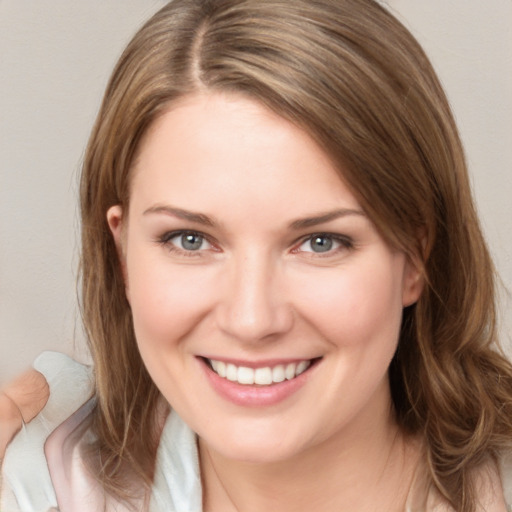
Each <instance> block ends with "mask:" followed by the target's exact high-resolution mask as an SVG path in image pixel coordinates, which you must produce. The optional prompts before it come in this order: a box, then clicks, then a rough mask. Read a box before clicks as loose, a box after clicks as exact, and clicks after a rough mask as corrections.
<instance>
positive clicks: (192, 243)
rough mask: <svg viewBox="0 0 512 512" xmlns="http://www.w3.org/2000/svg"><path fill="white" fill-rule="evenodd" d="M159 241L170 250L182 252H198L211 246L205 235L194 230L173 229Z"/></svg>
mask: <svg viewBox="0 0 512 512" xmlns="http://www.w3.org/2000/svg"><path fill="white" fill-rule="evenodd" d="M160 242H161V243H162V244H163V245H165V246H168V247H169V249H171V250H175V251H176V250H177V251H182V252H198V251H204V250H208V249H211V248H212V244H211V243H210V242H208V240H207V239H206V237H205V236H204V235H202V234H200V233H196V232H194V231H174V232H172V233H166V234H165V235H164V236H162V237H161V238H160Z"/></svg>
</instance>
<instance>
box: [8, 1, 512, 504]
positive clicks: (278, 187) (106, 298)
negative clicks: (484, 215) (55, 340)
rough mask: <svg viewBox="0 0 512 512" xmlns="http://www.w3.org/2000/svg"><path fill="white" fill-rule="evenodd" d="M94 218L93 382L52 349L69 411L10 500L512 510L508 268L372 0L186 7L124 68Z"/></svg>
mask: <svg viewBox="0 0 512 512" xmlns="http://www.w3.org/2000/svg"><path fill="white" fill-rule="evenodd" d="M81 214H82V293H83V304H82V307H83V315H84V321H85V326H86V329H87V333H88V337H89V341H90V347H91V352H92V355H93V359H94V362H95V365H94V386H91V385H90V374H89V372H88V370H86V369H83V368H81V367H78V366H74V363H68V362H64V361H62V359H61V358H60V357H59V356H46V357H43V359H40V360H39V361H38V362H37V364H36V368H37V369H40V370H41V371H42V372H43V373H44V374H45V375H46V377H47V379H48V380H49V384H50V391H51V393H50V400H49V404H48V406H47V408H46V409H45V410H48V408H50V410H51V408H52V407H54V408H56V409H58V414H57V413H56V414H55V416H54V417H52V418H50V416H49V415H48V413H46V416H45V418H44V421H40V422H39V423H37V418H36V420H35V422H32V423H31V424H30V425H29V426H28V427H27V429H26V430H27V431H23V432H22V433H21V434H20V435H18V436H17V437H16V438H15V440H14V442H13V445H12V447H11V448H10V449H9V451H8V452H7V455H6V459H5V464H4V478H5V485H4V487H5V490H4V499H5V500H6V501H5V502H4V503H6V504H8V505H9V507H12V510H16V508H14V507H15V506H18V507H19V509H20V510H33V509H37V507H39V509H40V510H45V508H42V507H46V508H49V507H50V506H54V507H57V506H58V507H59V508H60V509H61V510H63V511H66V510H80V509H81V508H80V507H82V509H83V507H85V509H86V510H94V509H96V508H97V509H99V508H103V507H105V508H106V509H107V510H108V509H113V508H114V507H117V508H118V509H119V507H130V506H132V507H134V508H135V509H147V508H149V509H150V510H176V511H179V512H182V511H188V510H201V509H202V510H205V511H217V510H222V511H231V510H233V511H236V510H244V511H250V510H283V511H285V510H309V509H311V508H313V507H317V508H319V509H321V510H326V511H328V510H337V511H339V510H376V509H379V510H404V509H407V510H432V509H434V508H435V507H439V508H438V509H439V510H457V511H459V510H460V511H464V512H466V511H468V512H469V511H473V510H486V511H491V510H496V511H498V510H505V507H506V504H505V499H504V493H505V492H508V491H507V489H506V478H505V472H504V470H502V469H500V467H499V466H500V464H502V465H503V463H504V460H505V459H504V457H505V455H506V451H507V450H508V449H509V445H510V439H511V438H512V420H511V417H512V416H511V412H512V411H510V408H511V405H510V404H511V403H512V401H511V399H510V398H511V397H512V369H511V367H510V364H509V362H508V361H507V360H506V359H505V358H504V357H503V356H502V355H500V353H499V352H498V350H497V349H496V348H495V346H494V345H495V342H496V340H495V330H494V286H493V273H492V264H491V261H490V258H489V255H488V252H487V249H486V247H485V244H484V242H483V239H482V235H481V232H480V228H479V225H478V220H477V217H476V214H475V210H474V206H473V204H472V200H471V193H470V189H469V184H468V178H467V172H466V168H465V163H464V158H463V153H462V148H461V144H460V141H459V138H458V135H457V131H456V127H455V124H454V121H453V118H452V115H451V113H450V109H449V106H448V104H447V101H446V98H445V96H444V93H443V91H442V89H441V87H440V85H439V83H438V81H437V79H436V76H435V74H434V72H433V70H432V68H431V66H430V64H429V62H428V60H427V58H426V57H425V55H424V53H423V51H422V50H421V48H420V47H419V46H418V44H417V43H416V42H415V40H414V39H413V38H412V36H411V35H410V34H409V33H408V32H407V31H406V29H405V28H404V27H403V26H401V25H400V24H399V23H398V22H397V21H396V20H395V19H394V18H393V17H392V16H391V15H390V14H389V13H388V12H387V11H385V10H384V9H383V8H381V7H380V6H379V5H378V4H377V3H375V2H373V1H370V0H343V1H327V0H316V1H314V2H312V1H305V0H304V1H301V0H299V1H294V2H282V1H277V0H258V1H255V0H229V1H228V0H225V1H223V0H220V1H211V2H208V1H199V0H197V1H195V0H194V1H191V0H175V1H173V2H171V3H170V4H169V5H167V6H166V7H164V8H163V9H162V10H161V11H160V12H159V13H157V14H156V15H155V16H154V17H153V18H152V19H151V20H150V21H149V22H148V23H147V24H146V25H145V26H144V27H143V28H142V29H141V31H139V33H138V34H137V35H136V36H135V38H134V39H133V40H132V42H131V43H130V44H129V45H128V48H127V49H126V51H125V52H124V54H123V56H122V57H121V59H120V61H119V63H118V65H117V67H116V69H115V71H114V74H113V77H112V79H111V81H110V84H109V86H108V88H107V91H106V94H105V98H104V102H103V105H102V108H101V111H100V113H99V116H98V119H97V122H96V125H95V128H94V130H93V133H92V136H91V139H90V142H89V146H88V150H87V154H86V158H85V163H84V168H83V173H82V187H81ZM63 375H65V377H63ZM70 386H74V389H75V391H74V392H73V393H72V392H70V389H69V388H70ZM91 391H94V398H92V399H91V400H89V398H90V392H91ZM84 402H85V405H83V404H84ZM170 409H172V410H171V411H170V412H169V410H170ZM75 411H76V412H75ZM44 414H45V413H44V411H43V415H44ZM43 424H44V426H45V429H42V425H43ZM32 425H34V427H32ZM48 425H50V426H49V427H48ZM196 435H197V437H196ZM46 439H47V440H46ZM31 443H32V444H33V445H34V446H35V448H34V450H33V451H31V452H30V453H29V456H31V457H32V458H33V459H34V460H36V459H37V461H38V462H37V464H38V468H41V467H42V468H43V470H44V469H45V464H46V462H47V464H48V469H47V470H46V472H45V471H43V472H42V473H44V475H42V476H38V477H37V479H35V480H34V475H33V473H32V474H31V473H30V471H29V470H27V468H26V465H25V467H24V468H23V467H19V466H20V464H19V461H20V460H23V457H21V456H19V454H21V453H23V449H24V447H26V446H28V445H29V444H31ZM43 443H45V452H44V453H43V452H42V450H41V449H39V452H37V448H38V447H39V448H40V447H41V446H42V444H43ZM17 450H19V451H17ZM36 452H37V453H36ZM16 454H18V457H17V458H16ZM25 460H26V459H25ZM16 461H18V463H17V462H16ZM63 468H67V470H64V469H63ZM69 468H72V470H70V469H69ZM38 474H39V473H38ZM92 475H94V477H93V476H92ZM312 475H313V476H314V477H313V478H312ZM26 481H28V483H26V484H25V482H26ZM29 488H31V489H33V488H37V489H43V490H44V494H45V496H43V497H42V498H39V497H36V498H35V497H33V496H32V495H31V494H32V490H30V489H29ZM27 489H29V490H28V491H27ZM48 496H49V497H48ZM36 499H37V500H39V499H40V501H37V507H36V505H34V503H36V501H35V500H36ZM45 500H46V501H45ZM84 503H86V505H84ZM4 507H5V508H6V510H9V509H8V507H7V505H4ZM30 507H32V508H30ZM438 509H436V510H438Z"/></svg>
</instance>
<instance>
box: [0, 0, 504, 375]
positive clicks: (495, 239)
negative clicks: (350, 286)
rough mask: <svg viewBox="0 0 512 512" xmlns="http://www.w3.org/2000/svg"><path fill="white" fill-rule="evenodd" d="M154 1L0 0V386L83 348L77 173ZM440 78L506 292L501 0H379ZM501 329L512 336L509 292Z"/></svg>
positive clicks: (157, 4) (154, 6)
mask: <svg viewBox="0 0 512 512" xmlns="http://www.w3.org/2000/svg"><path fill="white" fill-rule="evenodd" d="M164 3H165V2H164V1H162V0H159V1H157V0H87V1H86V2H79V1H77V0H0V93H1V94H0V156H1V158H0V384H1V383H3V382H4V381H5V380H7V379H9V378H11V377H12V376H13V375H14V374H16V373H17V372H19V371H20V370H21V369H22V368H24V367H26V366H27V365H29V364H30V362H31V361H32V360H33V358H34V357H35V356H36V355H37V354H38V353H39V352H40V351H42V350H44V349H56V350H61V351H64V352H67V353H69V354H72V355H75V357H78V358H80V359H83V358H84V357H85V352H84V350H83V348H82V347H83V341H82V339H83V337H82V333H81V328H80V320H79V317H78V314H77V310H76V300H75V276H76V266H77V242H76V234H77V231H78V228H77V215H76V201H75V198H76V181H77V171H78V168H79V164H80V160H81V157H82V154H83V150H84V146H85V142H86V139H87V136H88V132H89V130H90V128H91V126H92V123H93V119H94V116H95V113H96V111H97V109H98V106H99V102H100V98H101V95H102V91H103V88H104V86H105V84H106V81H107V78H108V75H109V73H110V71H111V69H112V66H113V64H114V62H115V60H116V58H117V57H118V56H119V54H120V52H121V50H122V48H123V47H124V45H125V44H126V43H127V41H128V40H129V38H130V37H131V35H132V34H133V32H134V30H135V29H136V28H137V27H138V26H139V25H140V24H141V22H142V21H143V20H144V19H146V18H147V17H148V16H149V15H150V14H151V13H152V12H154V11H155V10H156V9H157V8H159V7H160V6H162V5H163V4H164ZM387 3H388V4H389V6H390V9H391V10H392V11H394V12H395V14H397V15H398V16H399V18H400V19H402V21H404V22H405V24H406V25H407V26H408V27H409V28H410V29H411V30H412V31H413V33H414V34H415V35H416V36H417V37H418V39H419V40H420V42H421V43H422V44H423V46H424V47H425V49H426V50H427V53H428V54H429V55H430V57H431V59H432V61H433V63H434V66H435V67H436V69H437V70H438V73H439V75H440V77H441V80H442V82H443V83H444V85H445V87H446V89H447V92H448V96H449V98H450V101H451V102H452V106H453V109H454V111H455V115H456V117H457V120H458V122H459V126H460V130H461V134H462V138H463V141H464V143H465V146H466V151H467V156H468V162H469V168H470V172H471V175H472V180H473V183H474V189H475V195H476V199H477V203H478V207H479V210H480V213H481V216H482V221H483V225H484V229H485V232H486V235H487V238H488V240H489V244H490V246H491V249H492V251H493V254H494V256H495V259H496V263H497V266H498V269H499V272H500V273H501V276H502V279H503V281H504V284H505V286H506V287H507V288H508V289H509V290H510V289H512V235H511V233H512V1H511V0H489V1H486V2H483V1H482V0H428V1H425V0H389V1H388V2H387ZM502 309H503V311H504V314H503V319H504V322H503V326H502V334H503V338H504V340H505V342H506V343H510V339H511V337H512V329H511V325H512V301H511V300H510V298H509V299H507V300H505V301H504V302H503V307H502Z"/></svg>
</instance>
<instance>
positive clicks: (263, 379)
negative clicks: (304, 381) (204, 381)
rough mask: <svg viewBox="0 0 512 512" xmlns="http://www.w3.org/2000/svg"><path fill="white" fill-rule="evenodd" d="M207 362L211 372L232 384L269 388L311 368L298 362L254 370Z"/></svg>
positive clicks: (214, 361)
mask: <svg viewBox="0 0 512 512" xmlns="http://www.w3.org/2000/svg"><path fill="white" fill-rule="evenodd" d="M208 361H209V362H210V364H211V367H212V368H213V371H214V372H215V373H217V374H218V375H219V376H220V377H223V378H225V379H228V380H230V381H232V382H238V383H239V384H245V385H252V384H257V385H259V386H269V385H271V384H274V383H278V382H283V381H284V380H291V379H293V378H295V377H297V376H299V375H300V374H301V373H304V372H305V371H306V370H307V369H308V368H309V367H310V366H311V361H300V362H299V363H288V364H287V365H286V366H285V365H283V364H278V365H276V366H274V367H273V368H271V367H269V366H265V367H263V368H256V369H254V368H248V367H246V366H236V365H234V364H231V363H224V362H223V361H216V360H214V359H209V360H208Z"/></svg>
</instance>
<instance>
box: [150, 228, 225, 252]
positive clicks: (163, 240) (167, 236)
mask: <svg viewBox="0 0 512 512" xmlns="http://www.w3.org/2000/svg"><path fill="white" fill-rule="evenodd" d="M187 235H189V236H197V237H200V238H202V239H203V240H204V241H206V242H207V243H209V244H210V245H211V246H213V247H215V244H214V243H213V242H212V241H211V239H210V238H209V237H208V236H206V235H205V234H204V233H200V232H199V231H190V230H178V231H169V232H167V233H164V234H163V235H161V236H159V237H158V239H157V243H158V244H160V245H162V246H163V247H165V248H166V249H167V250H168V251H169V252H173V253H176V254H178V255H180V256H186V257H198V256H201V255H202V253H203V250H196V251H192V250H186V249H181V248H180V247H177V246H176V245H175V244H173V243H172V242H171V240H172V239H173V238H177V237H180V236H181V237H183V236H187Z"/></svg>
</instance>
